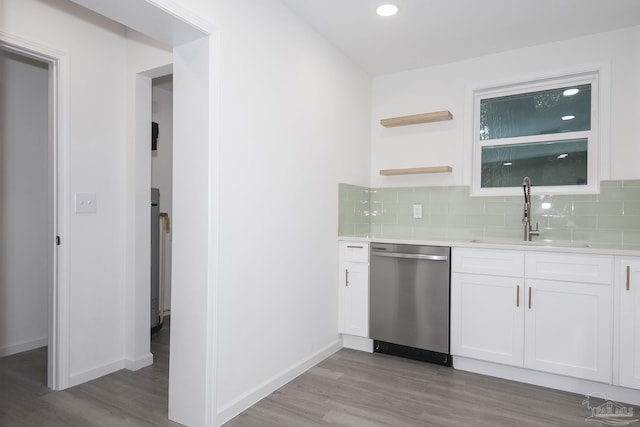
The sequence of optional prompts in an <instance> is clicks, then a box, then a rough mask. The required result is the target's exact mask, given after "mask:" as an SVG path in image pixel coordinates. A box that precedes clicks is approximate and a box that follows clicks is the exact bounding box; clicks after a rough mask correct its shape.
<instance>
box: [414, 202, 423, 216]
mask: <svg viewBox="0 0 640 427" xmlns="http://www.w3.org/2000/svg"><path fill="white" fill-rule="evenodd" d="M413 218H415V219H417V218H422V203H415V204H414V205H413Z"/></svg>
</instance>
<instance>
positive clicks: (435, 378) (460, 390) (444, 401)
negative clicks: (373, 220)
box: [0, 324, 640, 427]
mask: <svg viewBox="0 0 640 427" xmlns="http://www.w3.org/2000/svg"><path fill="white" fill-rule="evenodd" d="M168 346H169V327H168V324H165V327H164V328H163V329H162V330H161V331H160V332H159V333H158V334H156V335H155V336H154V339H153V340H152V352H153V353H154V358H155V364H154V365H153V366H150V367H147V368H144V369H141V370H139V371H137V372H130V371H126V370H122V371H119V372H115V373H113V374H111V375H107V376H106V377H103V378H100V379H97V380H95V381H91V382H88V383H86V384H82V385H79V386H76V387H73V388H70V389H68V390H65V391H61V392H52V391H50V390H48V389H47V388H46V363H47V361H46V350H45V349H39V350H33V351H30V352H26V353H22V354H20V355H14V356H9V357H5V358H0V426H2V427H25V426H28V427H58V426H60V427H62V426H64V427H75V426H78V427H93V426H96V427H103V426H105V427H106V426H108V427H134V426H135V427H138V426H140V427H147V426H149V427H150V426H154V427H161V426H179V424H176V423H173V422H171V421H169V420H168V419H167V417H166V414H167V385H168V360H169V358H168V355H169V347H168ZM454 361H455V359H454ZM583 400H584V396H582V395H577V394H571V393H565V392H561V391H556V390H550V389H545V388H542V387H536V386H531V385H526V384H521V383H516V382H512V381H506V380H500V379H496V378H491V377H486V376H482V375H477V374H472V373H467V372H462V371H457V370H454V369H451V368H446V367H441V366H437V365H432V364H429V363H422V362H416V361H413V360H408V359H402V358H398V357H393V356H387V355H381V354H368V353H362V352H358V351H353V350H347V349H343V350H340V351H339V352H337V353H336V354H334V355H333V356H331V357H329V358H328V359H326V360H324V361H323V362H321V363H320V364H318V365H317V366H315V367H314V368H312V369H310V370H309V371H307V372H306V373H304V374H303V375H301V376H299V377H298V378H296V379H295V380H293V381H291V382H290V383H288V384H287V385H285V386H284V387H282V388H281V389H279V390H277V391H276V392H274V393H272V394H271V395H269V396H268V397H266V398H265V399H263V400H262V401H260V402H258V403H257V404H256V405H254V406H252V407H251V408H249V409H248V410H246V411H244V412H243V413H242V414H240V415H238V416H237V417H235V418H234V419H233V420H231V421H229V422H228V423H227V424H226V426H227V427H254V426H255V427H271V426H273V427H306V426H310V427H311V426H328V425H333V426H354V427H370V426H394V427H396V426H453V427H457V426H460V427H462V426H465V427H468V426H471V427H475V426H478V427H482V426H487V427H488V426H505V427H507V426H509V427H512V426H518V427H528V426H540V427H542V426H544V427H549V426H562V427H564V426H567V427H568V426H585V427H586V426H601V425H602V424H600V423H597V422H596V423H594V422H587V421H585V418H586V417H588V416H589V415H590V412H589V411H588V410H587V408H586V407H585V406H583V405H582V401H583ZM633 411H634V413H635V414H636V417H634V418H638V415H640V408H638V407H634V408H633ZM633 425H638V427H640V422H637V423H633V424H631V426H632V427H633Z"/></svg>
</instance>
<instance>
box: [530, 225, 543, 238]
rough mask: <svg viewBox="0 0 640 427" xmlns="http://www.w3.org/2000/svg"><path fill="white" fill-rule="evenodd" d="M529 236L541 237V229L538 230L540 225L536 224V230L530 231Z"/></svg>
mask: <svg viewBox="0 0 640 427" xmlns="http://www.w3.org/2000/svg"><path fill="white" fill-rule="evenodd" d="M529 234H531V235H534V236H539V235H540V229H539V228H538V223H537V222H536V228H532V229H531V230H530V231H529Z"/></svg>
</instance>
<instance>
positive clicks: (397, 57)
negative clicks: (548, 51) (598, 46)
mask: <svg viewBox="0 0 640 427" xmlns="http://www.w3.org/2000/svg"><path fill="white" fill-rule="evenodd" d="M281 1H282V2H283V3H284V4H285V5H286V6H288V7H289V8H290V9H291V10H292V11H293V12H294V13H296V14H297V15H298V16H300V17H301V18H302V19H303V20H304V21H306V22H308V23H309V24H310V25H311V26H312V27H314V28H315V29H316V30H317V31H318V32H319V33H320V34H322V35H323V36H324V37H325V38H326V39H327V40H329V42H331V43H332V44H333V45H334V46H336V47H337V48H338V49H339V50H341V51H342V52H344V54H346V55H347V56H348V57H349V58H351V60H353V61H354V62H355V63H356V64H358V65H359V66H360V67H361V68H362V69H363V70H365V71H366V72H367V73H368V74H370V75H372V76H377V75H382V74H391V73H396V72H400V71H406V70H411V69H415V68H422V67H427V66H432V65H437V64H444V63H448V62H454V61H459V60H464V59H468V58H473V57H478V56H483V55H488V54H492V53H496V52H501V51H505V50H511V49H519V48H523V47H527V46H534V45H538V44H543V43H549V42H554V41H558V40H564V39H569V38H575V37H581V36H585V35H588V34H594V33H599V32H604V31H610V30H614V29H618V28H623V27H629V26H633V25H640V0H533V1H532V0H438V1H436V0H395V1H394V0H375V1H374V0H281ZM391 2H393V3H394V4H396V5H398V7H399V8H400V11H399V13H398V14H397V15H395V16H393V17H388V18H382V17H379V16H377V15H376V13H375V9H376V7H377V6H379V5H380V4H383V3H391ZM639 48H640V47H639Z"/></svg>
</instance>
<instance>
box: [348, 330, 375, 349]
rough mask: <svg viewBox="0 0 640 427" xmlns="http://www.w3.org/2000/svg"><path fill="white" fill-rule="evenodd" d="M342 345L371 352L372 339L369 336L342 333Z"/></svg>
mask: <svg viewBox="0 0 640 427" xmlns="http://www.w3.org/2000/svg"><path fill="white" fill-rule="evenodd" d="M342 346H343V347H344V348H351V349H353V350H360V351H366V352H367V353H373V340H372V339H370V338H363V337H356V336H353V335H347V334H344V335H342Z"/></svg>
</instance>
